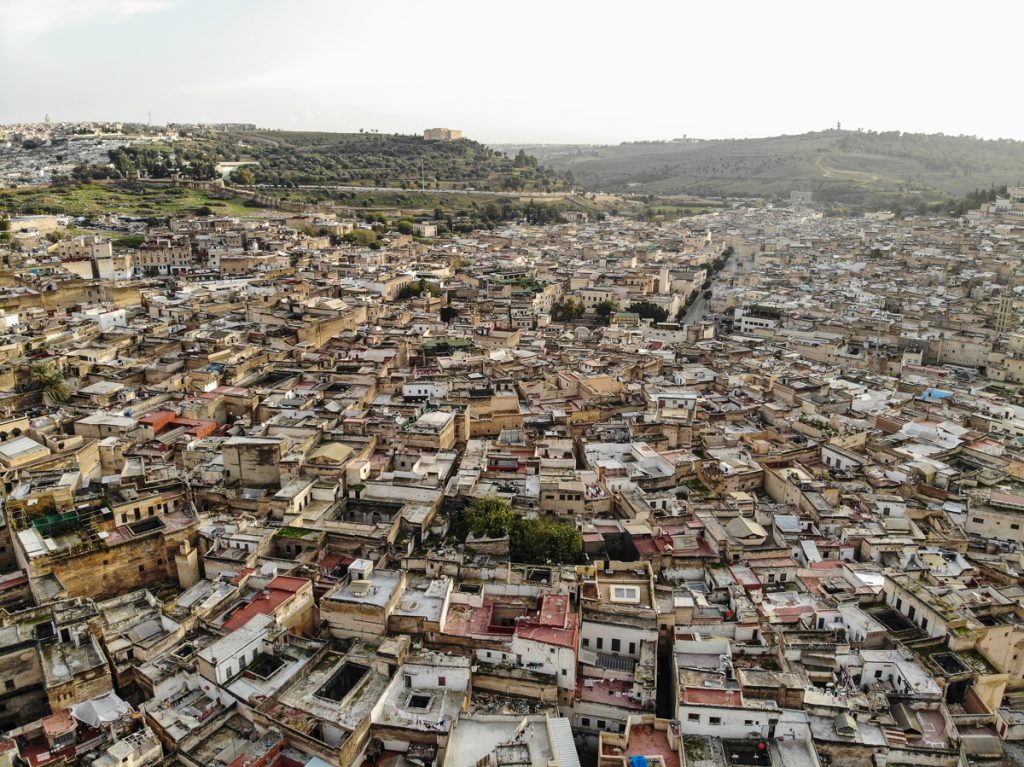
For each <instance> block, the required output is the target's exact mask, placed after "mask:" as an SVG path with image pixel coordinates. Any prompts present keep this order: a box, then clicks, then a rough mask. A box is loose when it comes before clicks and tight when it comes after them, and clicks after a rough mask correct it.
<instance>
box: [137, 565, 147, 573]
mask: <svg viewBox="0 0 1024 767" xmlns="http://www.w3.org/2000/svg"><path fill="white" fill-rule="evenodd" d="M145 569H146V566H145V565H139V572H140V573H141V572H142V571H143V570H145Z"/></svg>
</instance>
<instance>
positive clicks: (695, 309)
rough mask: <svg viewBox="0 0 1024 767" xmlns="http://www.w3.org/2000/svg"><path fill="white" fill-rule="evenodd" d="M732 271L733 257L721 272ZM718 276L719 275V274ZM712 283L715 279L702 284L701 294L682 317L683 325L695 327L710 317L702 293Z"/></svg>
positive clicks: (734, 266) (707, 304) (733, 267)
mask: <svg viewBox="0 0 1024 767" xmlns="http://www.w3.org/2000/svg"><path fill="white" fill-rule="evenodd" d="M733 271H736V256H735V255H732V256H729V258H728V259H727V260H726V262H725V266H724V267H722V272H733ZM719 274H721V272H719ZM714 281H715V278H714V277H712V278H711V279H710V280H708V281H707V282H706V283H705V284H704V287H703V288H702V289H701V294H700V295H699V296H698V297H697V300H696V301H694V302H693V303H692V304H691V305H690V308H689V310H687V312H686V315H685V316H684V317H683V324H684V325H695V324H697V323H698V322H702V321H703V320H705V319H708V317H710V315H711V308H710V306H709V301H708V300H707V299H706V298H704V291H705V290H707V289H708V288H710V287H711V286H712V284H713V283H714Z"/></svg>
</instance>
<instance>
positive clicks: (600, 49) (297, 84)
mask: <svg viewBox="0 0 1024 767" xmlns="http://www.w3.org/2000/svg"><path fill="white" fill-rule="evenodd" d="M1022 28H1024V2H1021V0H1006V1H1005V2H1002V1H999V0H995V1H993V0H990V1H989V2H986V3H982V4H974V5H971V4H966V5H965V4H964V3H962V2H959V3H956V4H954V3H951V2H946V0H932V1H930V2H916V1H915V2H911V1H909V0H906V1H905V0H886V1H885V2H874V1H873V0H869V1H865V0H860V1H859V2H856V3H838V2H822V1H821V0H816V1H815V2H785V1H784V0H777V1H776V2H764V1H763V0H761V1H759V2H740V1H738V0H734V1H733V2H714V1H712V2H698V1H694V0H691V2H685V1H682V0H663V2H644V1H643V0H634V1H633V2H625V3H623V2H618V3H610V2H599V1H595V0H588V1H587V2H567V1H564V0H545V2H533V1H532V0H520V1H519V2H507V3H505V2H488V0H473V1H470V2H465V1H463V0H451V1H449V2H425V1H421V0H407V1H404V0H369V1H367V0H361V2H358V3H355V2H348V1H347V0H274V1H271V0H0V122H8V123H9V122H17V121H27V120H42V119H43V116H44V115H45V114H47V113H48V114H49V115H50V117H51V119H53V120H80V119H104V120H138V121H144V120H146V118H147V113H149V112H152V117H153V122H154V123H164V122H168V121H172V122H173V121H179V122H200V121H202V122H220V121H237V122H253V123H256V124H258V125H260V126H261V127H273V128H290V129H322V130H341V131H352V130H359V129H360V128H365V129H370V128H374V129H378V130H380V131H382V132H403V133H410V132H418V131H421V130H422V129H423V128H427V127H435V126H448V127H454V128H461V129H462V130H463V131H464V132H465V133H466V134H467V135H468V136H469V137H471V138H477V139H479V140H482V141H491V142H501V141H510V142H511V141H529V142H545V141H546V142H558V141H591V142H618V141H623V140H636V139H645V138H649V139H658V138H673V137H677V136H682V135H684V134H685V135H689V136H701V137H716V138H724V137H743V136H763V135H774V134H778V133H802V132H804V131H807V130H818V129H822V128H825V127H830V126H834V125H835V123H836V121H837V120H838V121H841V122H842V125H843V127H844V128H866V129H874V130H905V131H925V132H944V133H949V134H959V133H966V134H975V135H978V136H984V137H986V138H999V137H1008V138H1017V139H1024V119H1021V118H1022V116H1024V106H1022V104H1021V100H1020V95H1019V93H1020V89H1019V84H1018V81H1019V68H1020V59H1019V57H1018V56H1017V55H1016V54H1017V52H1018V51H1019V47H1020V31H1021V29H1022Z"/></svg>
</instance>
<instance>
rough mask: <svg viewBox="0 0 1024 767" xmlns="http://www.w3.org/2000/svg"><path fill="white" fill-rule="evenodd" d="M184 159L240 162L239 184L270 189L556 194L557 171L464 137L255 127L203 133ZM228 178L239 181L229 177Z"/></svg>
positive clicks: (188, 144) (558, 186) (187, 144)
mask: <svg viewBox="0 0 1024 767" xmlns="http://www.w3.org/2000/svg"><path fill="white" fill-rule="evenodd" d="M182 148H183V149H184V151H185V154H186V155H187V156H188V157H189V158H190V160H192V161H195V162H197V163H198V164H199V165H204V164H205V162H204V161H205V160H212V161H213V162H215V163H216V162H224V161H227V162H245V161H251V162H252V164H251V165H248V166H246V168H247V170H249V171H252V174H253V175H252V176H251V177H249V176H248V175H247V174H243V175H244V179H245V181H247V182H249V183H256V184H271V185H288V186H293V185H311V184H327V185H353V186H385V187H409V188H419V187H420V186H421V185H423V186H425V187H426V188H435V189H463V188H474V189H491V190H495V191H505V190H543V191H549V190H550V191H557V190H560V189H562V188H565V184H564V182H563V181H562V179H561V178H560V177H559V176H558V174H557V173H555V172H552V171H550V170H547V169H545V168H543V167H539V166H538V164H537V161H536V160H535V159H534V158H532V157H528V156H526V155H522V156H520V157H505V156H504V155H503V154H501V153H499V152H496V151H495V150H493V149H490V148H488V147H486V146H484V145H483V144H480V143H478V142H476V141H471V140H468V139H460V140H458V141H426V140H424V139H423V137H422V136H406V135H399V134H385V133H321V132H298V131H271V130H257V131H244V132H239V133H230V132H229V133H217V134H203V135H199V136H196V137H194V138H193V139H192V140H189V141H187V142H184V146H183V147H182ZM235 180H236V181H238V180H239V179H238V178H236V179H235Z"/></svg>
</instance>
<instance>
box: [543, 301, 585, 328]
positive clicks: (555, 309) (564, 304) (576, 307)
mask: <svg viewBox="0 0 1024 767" xmlns="http://www.w3.org/2000/svg"><path fill="white" fill-rule="evenodd" d="M585 311H586V307H585V306H583V302H582V301H577V300H576V299H574V298H569V299H566V300H565V301H559V302H558V303H556V304H555V305H554V306H552V307H551V319H553V320H554V321H555V322H572V321H573V320H576V319H579V318H580V317H582V316H583V313H584V312H585Z"/></svg>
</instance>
